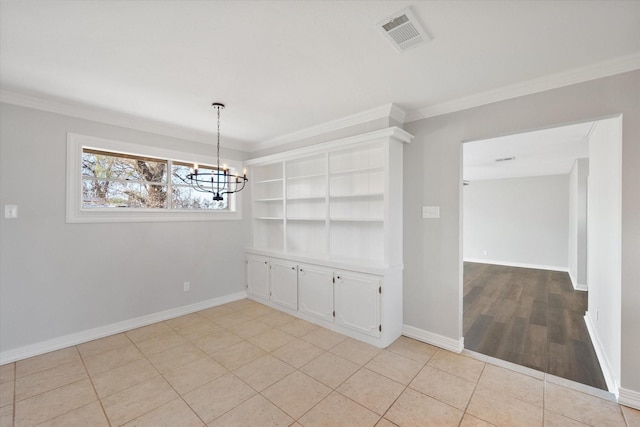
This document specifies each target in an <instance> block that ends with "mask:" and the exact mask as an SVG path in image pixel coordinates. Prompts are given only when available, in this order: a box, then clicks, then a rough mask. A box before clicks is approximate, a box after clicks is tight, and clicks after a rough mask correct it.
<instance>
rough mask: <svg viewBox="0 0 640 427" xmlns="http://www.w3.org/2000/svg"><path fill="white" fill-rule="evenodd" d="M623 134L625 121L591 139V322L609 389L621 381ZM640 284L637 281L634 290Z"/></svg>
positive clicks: (608, 124) (609, 123)
mask: <svg viewBox="0 0 640 427" xmlns="http://www.w3.org/2000/svg"><path fill="white" fill-rule="evenodd" d="M621 130H622V129H621V119H620V118H614V119H609V120H602V121H600V122H598V124H597V125H596V127H595V129H594V130H593V132H592V134H591V137H590V138H589V153H590V159H591V162H590V165H589V190H588V193H589V201H588V207H587V209H588V216H589V222H588V226H587V228H588V235H589V244H588V259H589V272H588V282H589V311H588V312H587V318H588V320H589V323H590V324H591V326H592V335H593V330H594V329H595V335H596V336H595V337H594V338H595V339H594V341H596V343H597V344H596V345H597V346H599V347H600V350H601V351H602V354H601V355H600V356H601V358H603V357H604V358H605V359H606V360H605V361H604V364H605V365H608V366H603V371H605V377H606V376H607V374H609V375H610V377H609V378H607V380H608V383H610V382H614V383H617V382H618V381H619V379H620V317H621V316H620V307H621V294H620V271H621V269H620V265H621V262H620V249H621V248H620V246H621V245H620V238H621V235H620V231H621V224H620V218H621V215H620V213H621V204H620V183H621V182H620V161H621V160H622V159H621V155H622V153H621V150H620V148H621V146H620V140H621V135H620V132H621ZM636 214H637V215H640V213H638V212H636ZM637 261H638V260H636V262H637ZM639 284H640V282H638V281H636V284H635V286H636V287H637V286H638V285H639ZM636 328H638V325H636ZM636 333H638V329H636ZM636 369H637V367H636Z"/></svg>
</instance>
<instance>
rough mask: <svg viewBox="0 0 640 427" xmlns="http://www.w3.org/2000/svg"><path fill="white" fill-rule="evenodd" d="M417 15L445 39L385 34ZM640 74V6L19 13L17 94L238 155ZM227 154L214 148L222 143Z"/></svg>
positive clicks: (1, 63)
mask: <svg viewBox="0 0 640 427" xmlns="http://www.w3.org/2000/svg"><path fill="white" fill-rule="evenodd" d="M407 6H411V8H412V10H413V12H414V13H415V14H416V15H417V17H418V19H419V20H420V22H421V24H422V26H423V27H424V28H425V29H426V31H427V32H428V33H429V35H430V36H431V37H433V40H432V41H430V42H429V43H427V44H425V45H422V46H420V47H417V48H415V49H413V50H410V51H406V52H404V53H397V52H396V51H395V50H393V49H392V48H391V47H390V45H389V44H388V42H387V41H386V40H385V39H383V37H382V36H381V35H380V34H379V32H378V30H377V28H376V26H375V24H376V23H377V22H379V21H381V20H382V19H384V18H386V17H388V16H389V15H392V14H393V13H395V12H397V11H399V10H401V9H403V8H404V7H407ZM637 68H640V1H637V0H631V1H616V0H606V1H359V0H358V1H269V0H267V1H107V0H105V1H75V0H73V1H63V0H56V1H44V0H42V1H6V0H2V1H1V3H0V85H1V87H2V89H3V91H4V93H7V92H10V93H20V94H27V95H30V96H31V95H35V96H37V97H38V98H39V99H41V98H44V99H48V100H56V101H60V100H62V101H63V102H65V103H69V104H75V103H79V104H80V105H84V106H86V108H87V109H91V108H97V109H101V110H103V109H104V110H106V111H108V112H114V113H122V114H126V115H130V116H133V117H136V118H137V119H136V120H139V121H141V120H142V119H148V120H150V121H153V122H159V123H162V124H164V125H166V126H174V127H175V128H176V129H188V130H192V131H194V132H206V133H207V134H212V133H213V132H214V129H215V120H214V111H213V109H211V107H210V104H211V102H213V101H220V102H224V103H226V105H227V109H226V110H225V111H224V112H223V113H222V125H221V126H222V135H223V144H225V145H232V146H233V145H234V144H236V145H235V146H237V147H239V148H247V147H250V144H256V143H265V142H267V143H269V142H271V143H273V142H274V141H275V142H277V141H278V140H279V139H278V138H282V137H283V136H285V135H288V134H291V133H294V132H296V131H300V130H303V129H306V128H310V127H314V126H318V125H320V124H322V123H326V122H331V121H334V120H337V119H340V118H342V117H345V116H350V115H354V114H356V113H359V112H362V111H366V110H370V109H373V108H376V107H379V106H382V105H387V104H390V103H395V104H397V105H398V106H399V107H400V108H402V109H403V110H404V111H406V112H407V120H413V119H418V118H422V117H428V116H432V115H435V114H438V113H441V112H448V111H454V110H456V109H462V108H468V107H470V106H474V105H479V104H482V103H487V102H492V101H496V100H499V99H505V98H508V97H510V96H516V95H519V94H520V95H521V94H524V93H530V92H535V91H539V90H545V89H549V88H551V87H557V86H560V85H564V84H569V83H573V82H577V81H584V80H588V79H589V78H596V77H600V76H602V75H608V74H615V73H616V72H623V71H628V70H631V69H637ZM212 142H213V138H212Z"/></svg>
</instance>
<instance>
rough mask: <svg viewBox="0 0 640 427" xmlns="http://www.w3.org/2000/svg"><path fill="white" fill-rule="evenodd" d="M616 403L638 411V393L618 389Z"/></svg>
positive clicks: (639, 394) (639, 406)
mask: <svg viewBox="0 0 640 427" xmlns="http://www.w3.org/2000/svg"><path fill="white" fill-rule="evenodd" d="M619 390H620V394H619V396H618V403H619V404H621V405H624V406H629V407H631V408H635V409H638V410H640V392H638V391H635V390H628V389H626V388H622V387H620V389H619Z"/></svg>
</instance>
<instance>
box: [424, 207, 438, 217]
mask: <svg viewBox="0 0 640 427" xmlns="http://www.w3.org/2000/svg"><path fill="white" fill-rule="evenodd" d="M422 218H440V206H423V207H422Z"/></svg>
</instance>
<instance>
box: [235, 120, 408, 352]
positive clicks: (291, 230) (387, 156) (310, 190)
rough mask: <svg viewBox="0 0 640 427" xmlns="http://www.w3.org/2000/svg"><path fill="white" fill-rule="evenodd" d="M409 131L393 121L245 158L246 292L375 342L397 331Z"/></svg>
mask: <svg viewBox="0 0 640 427" xmlns="http://www.w3.org/2000/svg"><path fill="white" fill-rule="evenodd" d="M411 138H412V136H411V135H410V134H408V133H407V132H405V131H403V130H402V129H400V128H397V127H392V128H386V129H382V130H378V131H374V132H370V133H367V134H363V135H357V136H354V137H350V138H345V139H342V140H338V141H331V142H327V143H323V144H318V145H315V146H311V147H306V148H303V149H298V150H292V151H288V152H284V153H280V154H275V155H271V156H266V157H262V158H258V159H252V160H249V161H247V162H246V165H248V166H249V167H250V168H251V170H250V176H251V177H252V180H251V192H252V203H251V207H252V219H253V221H252V222H253V230H252V231H253V236H252V245H251V247H250V248H248V249H247V291H248V294H249V296H250V297H252V298H255V299H258V300H260V301H263V302H266V303H268V304H269V305H273V306H277V307H278V308H281V309H284V310H285V311H288V312H290V313H292V314H294V315H297V316H299V317H302V318H306V319H308V320H310V321H315V322H316V323H320V324H324V325H325V326H326V325H331V328H333V329H335V330H338V331H340V332H343V333H346V334H348V335H351V336H354V337H356V338H360V339H363V340H365V341H368V342H371V343H372V344H375V345H378V346H386V345H388V344H390V343H391V342H392V341H393V340H394V339H395V338H397V336H399V335H400V328H401V325H402V188H403V187H402V163H403V158H402V144H403V143H406V142H409V141H410V140H411ZM265 266H266V267H265ZM265 282H266V284H265ZM294 283H295V285H294ZM265 286H268V290H266V289H265Z"/></svg>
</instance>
